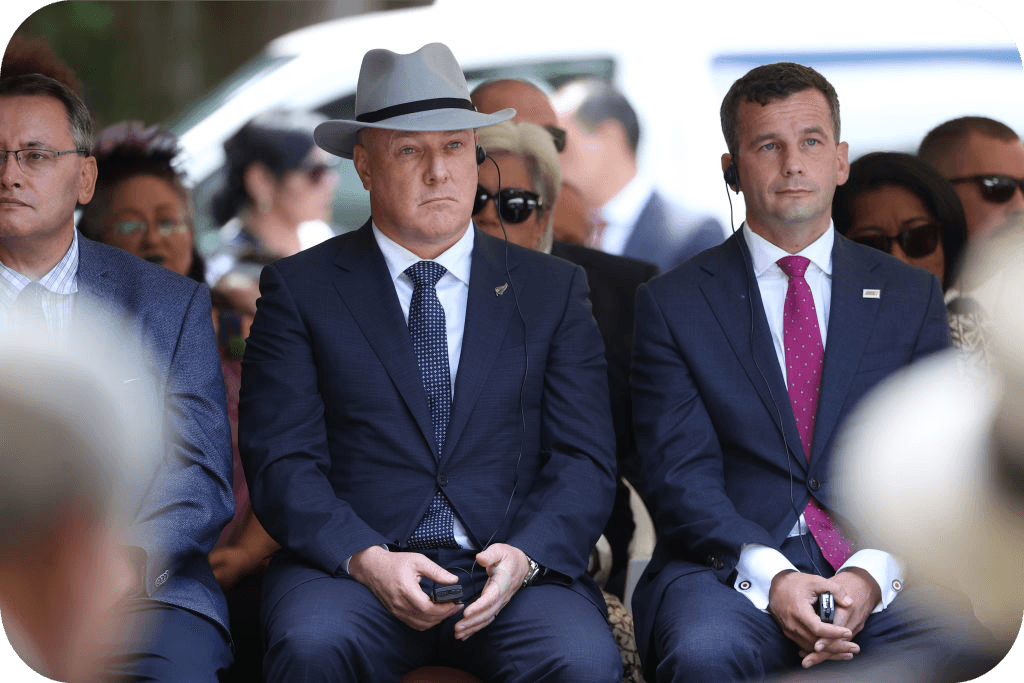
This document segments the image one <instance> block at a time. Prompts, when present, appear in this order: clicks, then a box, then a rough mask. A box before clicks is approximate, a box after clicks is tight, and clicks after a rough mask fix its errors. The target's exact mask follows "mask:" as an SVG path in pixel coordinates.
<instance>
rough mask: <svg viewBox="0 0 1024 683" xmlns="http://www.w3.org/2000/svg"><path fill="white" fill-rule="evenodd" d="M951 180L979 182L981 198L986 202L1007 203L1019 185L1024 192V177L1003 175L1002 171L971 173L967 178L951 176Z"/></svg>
mask: <svg viewBox="0 0 1024 683" xmlns="http://www.w3.org/2000/svg"><path fill="white" fill-rule="evenodd" d="M949 182H951V183H953V184H956V183H977V184H978V189H979V190H981V198H982V199H984V200H985V201H986V202H992V203H993V204H1005V203H1006V202H1008V201H1010V198H1011V197H1013V193H1014V192H1016V190H1017V188H1018V187H1019V188H1020V190H1021V192H1024V178H1014V177H1013V176H1008V175H1003V174H1001V173H992V174H989V175H970V176H967V177H965V178H951V179H950V181H949Z"/></svg>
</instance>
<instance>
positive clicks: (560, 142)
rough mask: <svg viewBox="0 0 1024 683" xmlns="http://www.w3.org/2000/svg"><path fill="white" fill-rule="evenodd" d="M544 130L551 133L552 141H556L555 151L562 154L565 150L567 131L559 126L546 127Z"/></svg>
mask: <svg viewBox="0 0 1024 683" xmlns="http://www.w3.org/2000/svg"><path fill="white" fill-rule="evenodd" d="M544 130H546V131H547V132H549V133H551V139H552V140H554V141H555V149H556V150H557V151H559V152H561V151H562V150H563V149H565V129H564V128H559V127H558V126H544Z"/></svg>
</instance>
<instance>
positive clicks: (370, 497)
mask: <svg viewBox="0 0 1024 683" xmlns="http://www.w3.org/2000/svg"><path fill="white" fill-rule="evenodd" d="M473 229H474V230H476V229H475V228H473ZM506 258H507V259H508V268H509V272H508V273H506V269H505V262H506ZM506 284H507V285H509V286H508V287H505V285H506ZM260 291H261V292H262V297H261V298H260V301H259V304H258V310H257V314H256V319H255V321H254V322H253V325H252V331H251V333H250V337H249V340H248V344H247V346H246V352H245V358H244V360H243V370H242V391H241V401H240V406H239V413H240V415H239V417H240V421H239V442H240V449H241V454H242V460H243V464H244V466H245V470H246V475H247V478H248V480H249V486H250V492H251V497H252V505H253V509H254V511H255V512H256V515H257V517H258V518H259V519H260V521H261V522H262V523H263V525H264V527H265V528H266V529H267V531H268V532H269V533H270V535H271V536H273V537H274V538H275V539H276V540H277V541H278V542H279V543H281V545H282V546H284V547H285V548H286V549H287V550H288V551H290V552H291V553H292V556H293V558H294V568H295V571H294V572H288V571H280V572H276V573H275V574H274V580H275V581H278V584H277V585H276V586H268V587H267V588H266V592H265V594H266V595H274V594H276V595H280V594H282V593H283V592H284V591H286V590H287V588H288V586H289V585H294V583H296V582H299V581H301V580H303V577H305V576H312V575H313V574H311V573H310V571H307V570H305V569H304V568H303V566H305V567H306V568H307V569H312V570H315V571H314V572H313V573H314V574H315V573H318V574H319V575H321V576H322V575H323V573H326V574H328V575H343V574H344V563H345V561H346V560H347V559H348V558H349V557H351V556H352V555H354V554H355V553H357V552H359V551H361V550H363V549H365V548H367V547H369V546H371V545H374V544H380V543H389V544H395V545H399V546H405V545H406V544H407V541H408V539H409V536H410V535H411V534H412V531H413V529H414V528H415V527H416V525H417V524H418V522H419V521H420V519H421V518H422V516H423V514H424V512H425V511H426V509H427V505H428V504H429V503H430V500H431V498H432V496H433V495H434V491H435V490H436V488H437V487H439V486H440V487H441V488H443V489H444V493H445V495H446V496H447V497H448V499H449V500H450V501H451V504H452V507H453V508H454V509H455V511H456V513H457V514H458V515H459V517H460V518H461V519H462V521H463V522H464V523H465V526H466V529H467V532H468V533H469V535H470V537H471V539H472V540H473V542H474V543H475V544H477V545H478V546H481V547H482V546H483V545H484V544H485V543H486V542H487V541H488V540H489V539H490V540H493V541H494V542H504V543H509V544H511V545H514V546H516V547H518V548H520V549H522V550H523V551H524V552H525V553H526V554H527V555H529V556H530V557H532V558H534V559H535V560H537V562H539V563H540V564H541V565H543V566H545V567H547V568H549V570H552V571H553V572H556V573H557V574H558V575H560V576H561V577H563V578H564V581H565V582H570V581H572V582H573V583H572V585H573V586H578V585H581V584H582V585H584V588H583V590H584V592H585V593H586V594H588V595H590V596H591V597H592V598H593V599H595V600H600V597H599V594H595V592H594V591H595V590H596V589H595V587H594V586H593V583H592V582H590V581H589V579H587V578H586V577H585V570H586V566H587V558H588V555H589V553H590V549H591V547H592V546H593V544H594V542H595V541H596V540H597V537H598V536H599V534H600V533H601V529H602V526H603V524H604V522H605V519H606V518H607V516H608V511H609V509H610V506H611V500H612V492H613V486H614V476H615V463H614V457H613V454H612V447H613V435H612V429H611V420H610V415H609V409H608V386H607V378H606V372H605V362H604V353H603V347H602V345H601V337H600V333H599V332H598V329H597V325H596V324H595V323H594V319H593V316H592V315H591V312H590V303H589V302H588V301H587V287H586V282H585V279H584V274H583V272H582V270H581V269H580V268H578V267H574V266H571V265H570V264H567V263H565V262H563V261H560V260H558V259H554V258H551V257H550V256H547V255H545V254H540V253H536V252H533V251H530V250H526V249H522V248H519V247H516V246H515V245H506V243H505V242H503V241H501V240H497V239H494V238H492V237H489V236H488V235H486V234H484V233H483V232H481V231H479V230H476V232H475V243H474V248H473V255H472V270H471V275H470V285H469V298H468V303H467V308H466V323H465V333H464V337H463V344H462V355H461V359H460V363H459V368H458V372H457V375H456V381H455V392H454V396H453V403H452V411H451V420H450V423H449V426H448V432H447V438H446V443H445V449H444V451H445V452H444V453H443V455H441V457H440V458H439V457H438V454H437V450H436V446H435V443H434V437H433V428H432V426H431V420H430V413H429V411H428V408H427V402H426V398H425V395H424V391H423V383H422V380H421V378H420V373H419V370H418V368H417V365H416V359H415V356H414V354H413V350H412V343H411V340H410V337H409V330H408V326H407V324H406V322H405V319H404V316H403V315H402V310H401V307H400V305H399V302H398V297H397V295H396V293H395V288H394V284H393V282H392V280H391V277H390V274H389V272H388V269H387V266H386V264H385V261H384V257H383V255H382V254H381V252H380V249H379V247H378V246H377V243H376V240H375V239H374V237H373V233H372V232H371V229H370V223H369V222H367V223H366V224H365V225H364V226H363V227H362V228H361V229H360V230H357V231H355V232H351V233H347V234H344V235H340V236H338V237H335V238H333V239H331V240H328V241H327V242H324V243H322V244H320V245H318V246H316V247H313V248H311V249H308V250H306V251H303V252H301V253H299V254H296V255H295V256H292V257H289V258H286V259H282V260H280V261H278V262H276V263H274V264H273V265H270V266H267V267H265V268H264V270H263V274H262V277H261V281H260ZM517 308H518V311H517ZM524 376H525V383H524ZM521 388H522V389H521ZM520 401H522V404H523V409H522V413H521V411H520ZM524 421H525V432H524V427H523V423H524ZM516 479H518V484H516V483H515V481H516ZM513 492H514V495H513ZM510 497H511V501H510ZM506 510H507V512H506ZM581 577H583V578H582V579H581ZM269 580H270V575H269V574H268V581H269Z"/></svg>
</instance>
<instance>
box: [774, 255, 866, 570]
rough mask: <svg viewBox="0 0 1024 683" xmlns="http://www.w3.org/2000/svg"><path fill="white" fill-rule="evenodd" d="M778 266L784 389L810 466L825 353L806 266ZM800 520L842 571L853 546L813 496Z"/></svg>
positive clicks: (790, 261)
mask: <svg viewBox="0 0 1024 683" xmlns="http://www.w3.org/2000/svg"><path fill="white" fill-rule="evenodd" d="M778 264H779V268H781V269H782V272H784V273H785V274H786V275H787V276H788V277H789V286H788V287H787V288H786V303H785V308H784V309H783V325H782V330H783V332H782V339H783V342H784V345H785V347H786V384H787V385H788V388H789V402H790V404H792V406H793V417H795V418H796V429H797V431H798V432H799V433H800V443H801V444H803V447H804V455H805V456H806V457H807V460H808V461H810V459H811V442H812V440H813V439H814V418H815V414H816V413H817V411H818V393H819V392H820V389H821V367H822V363H823V362H824V358H825V351H824V349H823V348H822V345H821V331H820V330H819V329H818V314H817V311H815V308H814V297H812V296H811V288H810V287H809V286H808V284H807V280H805V279H804V272H806V270H807V266H808V265H809V264H810V261H809V260H808V259H806V258H804V257H803V256H785V257H783V258H780V259H779V260H778ZM804 521H806V522H807V528H808V530H810V532H811V535H812V536H813V537H814V540H815V541H817V543H818V547H819V548H821V554H822V555H824V556H825V559H826V560H828V562H829V564H831V565H832V566H833V567H834V568H835V569H839V568H840V567H842V566H843V563H844V562H846V560H848V559H849V558H850V555H851V554H852V553H853V546H851V545H850V544H849V543H848V542H847V541H846V540H845V539H843V537H842V535H841V534H840V533H839V529H838V528H837V527H836V525H835V524H834V523H833V522H832V519H831V518H830V517H829V516H828V513H827V512H825V510H823V509H822V507H821V505H819V504H818V501H817V500H815V499H814V498H813V497H811V499H810V501H808V503H807V507H806V508H804Z"/></svg>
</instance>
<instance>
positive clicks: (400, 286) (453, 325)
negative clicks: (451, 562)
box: [373, 224, 473, 548]
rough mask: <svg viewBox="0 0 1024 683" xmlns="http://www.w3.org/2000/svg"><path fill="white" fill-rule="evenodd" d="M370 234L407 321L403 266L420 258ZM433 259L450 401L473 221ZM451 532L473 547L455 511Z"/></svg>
mask: <svg viewBox="0 0 1024 683" xmlns="http://www.w3.org/2000/svg"><path fill="white" fill-rule="evenodd" d="M373 237H374V239H376V240H377V246H379V247H380V250H381V253H383V254H384V261H385V263H387V266H388V272H389V273H391V279H392V281H393V282H394V283H395V293H396V294H398V303H399V304H401V306H402V315H403V316H404V317H405V322H406V323H408V322H409V306H410V305H411V304H412V292H413V288H414V286H413V282H412V279H411V278H410V277H409V276H408V275H406V274H405V270H406V268H408V267H409V266H411V265H413V264H414V263H418V262H419V261H422V260H423V259H421V258H420V257H419V256H417V255H416V254H414V253H412V252H411V251H409V250H408V249H406V248H405V247H403V246H402V245H400V244H398V243H397V242H395V241H394V240H392V239H391V238H389V237H388V236H387V235H385V234H384V233H382V232H381V231H380V228H378V227H377V225H376V224H373ZM433 260H434V261H435V262H437V263H440V264H441V265H442V266H444V267H445V268H446V269H447V271H448V272H446V273H445V274H444V275H442V276H441V279H440V280H438V281H437V285H436V287H435V289H436V290H437V298H438V300H439V301H440V302H441V308H443V309H444V321H445V327H446V328H447V332H448V372H449V373H450V374H451V382H452V401H454V400H455V376H456V374H457V372H458V368H459V358H461V356H462V335H463V332H464V330H465V327H466V303H467V302H468V301H469V272H470V269H471V267H472V265H473V226H472V224H470V225H469V228H468V229H467V230H466V232H465V234H463V235H462V237H461V238H459V241H458V242H456V243H455V244H453V245H452V246H450V247H449V248H448V250H447V251H445V252H444V253H443V254H441V255H439V256H438V257H437V258H435V259H433ZM452 512H453V513H454V512H455V511H454V510H453V511H452ZM454 535H455V542H456V543H458V544H459V547H460V548H472V547H473V544H472V543H471V542H470V540H469V534H467V533H466V528H465V526H463V524H462V520H460V519H459V516H458V515H455V528H454Z"/></svg>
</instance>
